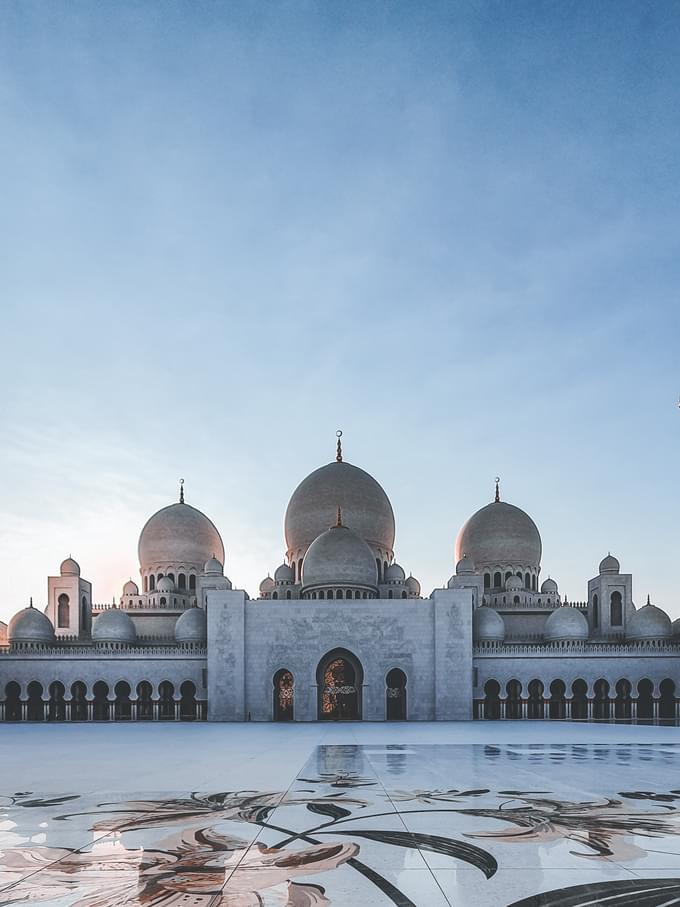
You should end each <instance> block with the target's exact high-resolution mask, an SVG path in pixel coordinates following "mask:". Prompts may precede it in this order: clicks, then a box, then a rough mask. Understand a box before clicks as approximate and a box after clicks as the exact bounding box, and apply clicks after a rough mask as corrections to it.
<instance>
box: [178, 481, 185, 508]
mask: <svg viewBox="0 0 680 907" xmlns="http://www.w3.org/2000/svg"><path fill="white" fill-rule="evenodd" d="M179 502H180V504H183V503H184V479H180V480H179Z"/></svg>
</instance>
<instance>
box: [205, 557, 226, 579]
mask: <svg viewBox="0 0 680 907" xmlns="http://www.w3.org/2000/svg"><path fill="white" fill-rule="evenodd" d="M223 573H224V566H223V565H222V563H221V562H220V561H218V560H217V558H216V557H215V556H214V555H213V556H212V557H210V558H208V560H207V561H206V562H205V564H203V574H204V575H205V576H222V575H223Z"/></svg>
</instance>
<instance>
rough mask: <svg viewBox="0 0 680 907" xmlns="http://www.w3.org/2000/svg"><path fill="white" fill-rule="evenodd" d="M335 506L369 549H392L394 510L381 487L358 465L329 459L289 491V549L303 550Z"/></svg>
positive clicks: (331, 518) (321, 529)
mask: <svg viewBox="0 0 680 907" xmlns="http://www.w3.org/2000/svg"><path fill="white" fill-rule="evenodd" d="M338 507H341V508H342V513H343V522H344V523H345V525H346V526H349V527H350V528H351V529H352V530H353V531H354V532H356V533H357V535H359V536H360V538H362V539H364V541H366V542H367V543H368V544H369V545H370V546H371V547H372V548H376V549H379V550H381V551H383V552H386V551H387V552H391V551H392V550H393V548H394V513H393V512H392V505H391V504H390V501H389V498H388V497H387V495H386V494H385V492H384V491H383V489H382V487H381V486H380V485H379V484H378V483H377V482H376V480H375V479H374V478H373V476H370V475H369V474H368V473H367V472H364V470H363V469H359V467H358V466H353V465H352V464H351V463H346V462H344V461H340V462H332V463H328V464H326V466H321V467H320V468H319V469H316V470H315V471H314V472H312V473H310V475H308V476H307V478H306V479H303V480H302V482H300V484H299V485H298V487H297V488H296V489H295V491H294V492H293V494H292V496H291V499H290V501H289V503H288V507H287V509H286V515H285V518H284V531H285V535H286V544H287V546H288V551H289V552H291V553H292V552H296V551H299V550H302V551H303V552H304V551H305V550H306V549H307V548H308V547H309V546H310V545H311V544H312V542H313V541H314V540H315V539H316V538H318V537H319V535H320V534H321V533H323V532H324V531H325V530H326V529H327V528H328V527H329V526H331V525H332V524H333V521H334V519H335V514H336V512H337V509H338Z"/></svg>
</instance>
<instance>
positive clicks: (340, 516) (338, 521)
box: [335, 461, 342, 529]
mask: <svg viewBox="0 0 680 907" xmlns="http://www.w3.org/2000/svg"><path fill="white" fill-rule="evenodd" d="M338 462H340V461H338ZM340 526H342V507H338V520H337V522H336V524H335V527H336V529H337V528H338V527H340Z"/></svg>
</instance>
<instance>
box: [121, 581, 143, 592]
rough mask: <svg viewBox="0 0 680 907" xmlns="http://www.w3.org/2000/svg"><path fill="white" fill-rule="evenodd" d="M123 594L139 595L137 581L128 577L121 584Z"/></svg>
mask: <svg viewBox="0 0 680 907" xmlns="http://www.w3.org/2000/svg"><path fill="white" fill-rule="evenodd" d="M123 595H139V586H138V585H137V583H136V582H135V581H134V580H132V579H129V580H128V581H127V582H126V583H125V585H124V586H123Z"/></svg>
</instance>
